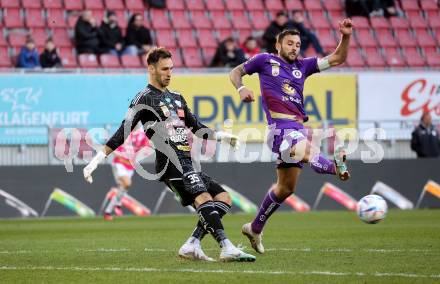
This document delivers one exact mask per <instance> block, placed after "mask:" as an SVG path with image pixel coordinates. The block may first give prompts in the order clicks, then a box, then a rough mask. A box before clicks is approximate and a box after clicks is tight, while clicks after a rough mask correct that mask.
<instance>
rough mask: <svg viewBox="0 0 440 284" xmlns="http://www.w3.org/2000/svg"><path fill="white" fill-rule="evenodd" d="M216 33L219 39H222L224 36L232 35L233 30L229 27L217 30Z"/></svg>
mask: <svg viewBox="0 0 440 284" xmlns="http://www.w3.org/2000/svg"><path fill="white" fill-rule="evenodd" d="M217 34H218V39H219V40H220V41H224V40H225V39H226V38H229V37H232V38H233V37H234V35H233V32H232V30H230V29H222V30H217Z"/></svg>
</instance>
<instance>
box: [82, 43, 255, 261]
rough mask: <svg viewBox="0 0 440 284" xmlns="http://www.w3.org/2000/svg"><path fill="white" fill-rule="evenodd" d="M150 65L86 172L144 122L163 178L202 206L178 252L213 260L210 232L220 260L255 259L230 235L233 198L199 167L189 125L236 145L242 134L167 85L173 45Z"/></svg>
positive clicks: (154, 53)
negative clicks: (213, 121)
mask: <svg viewBox="0 0 440 284" xmlns="http://www.w3.org/2000/svg"><path fill="white" fill-rule="evenodd" d="M147 65H148V76H149V77H148V78H149V84H148V86H147V87H146V88H145V89H144V90H143V91H141V92H139V93H138V94H137V95H136V97H135V98H134V99H133V100H132V102H131V104H130V107H129V110H128V111H127V114H126V117H125V120H124V121H123V122H122V123H121V126H120V127H119V129H118V130H117V131H116V132H115V133H114V134H113V136H112V137H111V138H110V139H109V140H108V141H107V143H106V144H105V146H104V147H103V149H102V151H98V153H97V154H96V156H95V157H93V159H92V160H91V161H90V163H89V164H88V165H87V166H86V167H85V168H84V170H83V173H84V178H85V179H86V180H87V181H88V182H90V183H91V182H93V179H92V173H93V171H94V170H95V169H96V168H97V166H98V164H99V163H100V162H102V161H103V160H104V159H105V158H106V157H107V156H108V155H109V154H110V153H112V152H113V151H114V150H115V149H117V148H118V147H119V146H121V145H122V144H123V143H124V141H125V139H126V138H127V136H128V135H129V133H130V132H131V131H132V130H133V128H134V126H135V125H136V124H137V123H138V122H141V123H142V125H143V127H144V130H145V134H146V135H147V137H148V139H149V140H150V142H151V143H152V146H154V149H155V154H156V173H157V176H160V181H162V182H164V183H165V184H166V185H167V186H168V187H169V188H170V189H171V190H173V191H174V193H175V194H176V195H177V196H178V197H179V199H180V201H181V204H182V206H188V205H192V206H194V208H195V209H196V210H197V215H198V217H199V220H198V223H197V226H196V229H195V230H194V233H193V234H192V236H191V237H190V238H189V240H188V241H187V242H186V243H185V244H184V245H183V246H182V247H181V249H180V250H179V255H180V256H181V257H185V258H189V259H194V260H206V261H210V260H212V258H210V257H208V256H206V255H205V253H204V252H203V251H202V248H201V244H200V240H201V239H202V237H203V236H204V235H206V234H207V233H209V234H211V235H212V236H213V237H214V239H215V240H216V241H217V243H218V244H219V246H220V247H221V252H220V260H221V261H245V262H252V261H255V256H253V255H250V254H247V253H244V252H243V251H241V250H240V249H238V248H237V247H235V246H234V245H233V244H232V243H231V241H230V240H229V239H228V238H227V237H226V233H225V231H224V228H223V224H222V222H221V218H222V217H223V216H224V215H225V214H226V213H227V212H228V211H229V209H230V207H231V198H230V196H229V194H228V193H227V192H226V191H225V190H224V189H223V188H222V187H221V186H220V185H219V183H218V182H216V181H215V180H213V179H212V178H211V177H209V176H208V175H206V174H204V173H203V172H200V171H199V170H197V169H195V168H194V165H193V161H192V156H191V147H190V145H189V142H188V135H189V134H190V132H189V131H191V132H193V133H194V134H195V135H196V136H198V137H200V138H203V139H212V140H217V141H225V142H228V143H230V144H231V145H232V146H235V145H236V144H237V143H238V141H237V140H238V137H237V136H234V135H232V134H230V133H226V132H221V131H214V130H212V129H210V128H208V127H207V126H205V125H203V124H202V123H200V121H199V120H198V119H197V117H196V116H195V115H194V114H192V113H191V110H190V109H189V107H188V105H187V103H186V101H185V99H184V97H183V96H182V95H180V94H179V93H176V92H173V91H170V90H168V89H167V87H168V85H169V84H170V80H171V73H172V70H173V61H172V59H171V53H170V52H169V51H168V50H166V49H165V48H154V49H152V50H150V52H149V53H148V55H147ZM157 176H155V177H156V178H157Z"/></svg>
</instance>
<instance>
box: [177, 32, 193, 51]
mask: <svg viewBox="0 0 440 284" xmlns="http://www.w3.org/2000/svg"><path fill="white" fill-rule="evenodd" d="M176 35H177V42H178V43H179V46H180V47H197V42H196V39H195V38H194V34H193V32H192V30H177V31H176Z"/></svg>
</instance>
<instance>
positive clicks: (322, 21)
mask: <svg viewBox="0 0 440 284" xmlns="http://www.w3.org/2000/svg"><path fill="white" fill-rule="evenodd" d="M310 22H311V24H312V27H314V28H315V29H330V28H331V25H330V23H329V21H328V20H327V17H326V16H325V15H324V14H323V13H322V12H321V11H319V12H318V13H314V14H313V15H312V16H311V17H310Z"/></svg>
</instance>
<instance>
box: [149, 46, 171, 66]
mask: <svg viewBox="0 0 440 284" xmlns="http://www.w3.org/2000/svg"><path fill="white" fill-rule="evenodd" d="M171 57H172V55H171V52H170V51H169V50H167V49H166V48H165V47H154V48H152V49H150V51H149V52H148V53H147V64H148V65H151V64H156V63H157V62H159V60H160V59H166V58H171Z"/></svg>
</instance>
